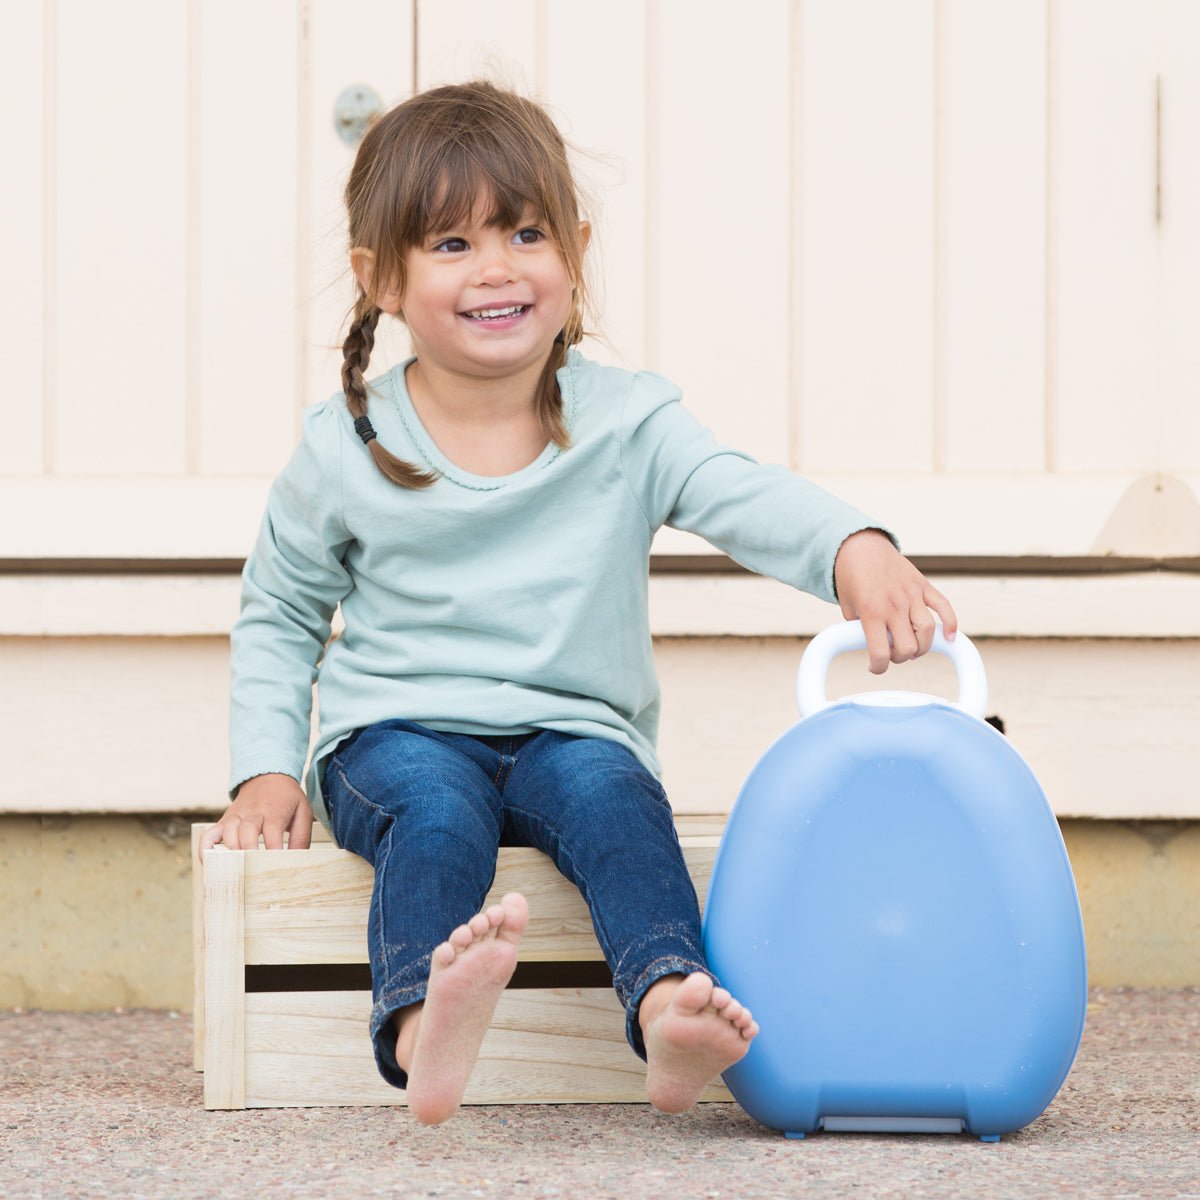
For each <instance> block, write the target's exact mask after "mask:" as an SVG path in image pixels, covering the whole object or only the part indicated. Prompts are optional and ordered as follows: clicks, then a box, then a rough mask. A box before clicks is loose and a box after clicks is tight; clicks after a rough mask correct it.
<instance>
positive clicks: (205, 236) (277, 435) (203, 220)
mask: <svg viewBox="0 0 1200 1200" xmlns="http://www.w3.org/2000/svg"><path fill="white" fill-rule="evenodd" d="M200 20H201V48H200V56H199V68H200V87H199V97H198V100H199V103H200V106H201V112H200V146H199V148H198V149H199V156H200V178H199V197H198V199H199V213H198V217H199V222H200V229H199V235H200V252H199V264H198V265H199V269H200V275H199V278H198V279H193V280H189V281H188V282H189V286H190V287H192V288H197V289H200V297H199V306H198V307H199V313H200V324H201V328H200V331H199V333H200V336H199V339H198V346H199V351H200V352H199V354H198V356H197V358H198V361H197V363H196V367H195V369H196V371H197V373H198V376H199V380H198V382H199V386H198V387H197V388H195V391H196V394H197V396H198V400H199V405H200V411H199V414H198V421H197V429H198V433H199V446H198V447H197V454H196V465H197V466H198V468H199V471H200V473H201V474H205V475H238V474H243V475H252V474H270V473H273V472H274V471H275V470H277V469H278V467H279V466H280V465H281V464H282V462H283V459H284V457H285V456H286V454H287V451H288V450H289V449H290V447H291V445H292V443H293V441H294V437H293V434H294V422H293V413H294V412H295V410H296V408H297V407H298V397H297V370H296V367H297V356H298V350H297V323H298V319H299V318H298V313H297V307H296V305H297V289H296V272H297V258H296V256H297V229H296V207H297V169H296V154H297V145H296V138H297V114H296V103H297V61H298V59H297V38H298V36H299V28H298V21H297V16H296V3H295V0H263V2H260V3H255V4H249V5H248V4H244V3H239V2H238V0H204V3H203V4H202V5H201V8H200Z"/></svg>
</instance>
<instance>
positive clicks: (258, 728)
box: [229, 400, 352, 799]
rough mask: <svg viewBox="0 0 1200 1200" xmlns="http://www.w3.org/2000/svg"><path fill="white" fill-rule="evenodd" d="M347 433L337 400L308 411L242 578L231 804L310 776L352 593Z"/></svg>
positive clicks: (233, 663) (233, 639) (235, 634)
mask: <svg viewBox="0 0 1200 1200" xmlns="http://www.w3.org/2000/svg"><path fill="white" fill-rule="evenodd" d="M343 436H344V433H343V430H342V428H341V418H340V415H339V412H338V405H337V403H336V402H335V401H333V400H331V401H328V402H327V403H325V404H321V405H315V406H313V407H312V408H310V409H308V410H307V411H306V412H305V414H304V433H303V437H302V439H301V442H300V444H299V445H298V446H297V447H296V449H295V451H294V452H293V454H292V457H291V458H290V459H289V461H288V463H287V464H286V466H285V467H284V468H283V470H282V471H281V472H280V474H279V475H278V476H277V477H276V479H275V481H274V482H273V483H272V485H271V490H270V493H269V495H268V499H267V509H266V513H265V514H264V516H263V519H262V524H261V526H260V528H259V533H258V538H257V540H256V542H255V544H254V548H253V550H252V552H251V554H250V557H249V558H248V559H247V560H246V565H245V568H244V569H243V571H242V601H241V615H240V616H239V617H238V620H237V622H236V624H235V625H234V627H233V631H232V633H231V635H230V675H231V683H230V703H229V744H230V755H231V759H232V762H231V774H230V786H229V796H230V799H233V798H235V797H236V795H237V789H238V787H239V786H240V785H241V784H242V783H244V782H245V781H246V780H247V779H250V778H252V777H253V776H255V775H263V774H266V773H268V772H270V773H276V772H278V773H279V774H283V775H291V776H292V777H293V778H295V779H296V780H297V781H299V780H300V779H301V778H302V775H303V771H304V763H305V759H306V758H307V756H308V744H309V737H310V730H311V716H312V694H313V683H314V682H315V680H316V677H317V667H318V663H319V660H320V658H321V655H322V653H323V652H324V649H325V644H326V642H327V641H328V640H329V632H330V627H331V623H332V620H333V613H334V610H335V609H336V608H337V605H338V602H339V601H340V600H341V599H342V597H343V596H345V595H346V594H347V593H348V592H349V591H350V588H351V579H350V575H349V573H348V572H347V570H346V566H345V563H344V558H345V553H346V549H347V547H348V545H349V544H350V542H351V541H352V538H351V535H350V534H349V532H348V531H347V529H346V526H345V523H344V520H343V515H342V496H341V443H342V437H343Z"/></svg>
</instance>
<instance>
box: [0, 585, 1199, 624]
mask: <svg viewBox="0 0 1200 1200" xmlns="http://www.w3.org/2000/svg"><path fill="white" fill-rule="evenodd" d="M933 582H934V584H935V586H937V587H938V588H939V590H941V591H942V592H944V593H945V594H946V595H947V596H948V597H949V598H950V600H951V602H952V603H953V604H954V606H955V611H956V612H957V614H958V617H959V621H960V623H961V625H962V628H963V629H964V631H965V632H966V633H968V634H969V635H970V636H971V637H1029V638H1033V637H1070V638H1165V637H1171V638H1197V637H1200V575H1191V574H1184V573H1182V572H1175V571H1159V572H1138V573H1130V574H1128V575H1080V576H1049V575H1030V576H1023V575H1013V576H997V575H978V576H976V575H965V576H951V575H946V576H937V577H935V578H934V579H933ZM240 588H241V581H240V580H239V579H238V578H237V577H236V576H228V575H224V576H211V575H111V576H108V575H40V576H22V575H9V576H0V636H6V637H13V636H15V637H106V636H112V637H221V636H225V635H227V634H228V633H229V630H230V628H231V627H232V625H233V623H234V621H236V620H237V615H238V603H239V593H240ZM840 619H841V618H840V612H839V610H838V609H837V608H836V607H834V606H833V605H830V604H826V603H825V602H824V601H822V600H818V599H816V598H815V597H813V596H809V595H807V594H806V593H804V592H797V591H795V590H794V589H793V588H789V587H787V586H786V585H785V584H781V583H778V582H776V581H775V580H773V579H765V578H763V577H762V576H760V575H704V574H687V575H659V574H656V575H652V576H651V577H650V627H651V632H652V633H653V634H654V635H655V636H656V637H713V636H716V637H721V636H728V637H811V636H812V635H813V634H816V633H819V632H820V631H821V630H822V629H825V628H827V627H828V626H829V625H832V624H834V623H835V622H837V621H838V620H840ZM340 628H341V624H340V615H339V616H338V617H335V620H334V630H335V631H337V630H338V629H340Z"/></svg>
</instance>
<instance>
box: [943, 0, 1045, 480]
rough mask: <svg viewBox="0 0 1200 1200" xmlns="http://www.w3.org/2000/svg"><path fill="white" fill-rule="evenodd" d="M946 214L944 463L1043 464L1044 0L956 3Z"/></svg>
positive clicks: (950, 19) (954, 466) (950, 36)
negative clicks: (1001, 3) (1003, 2)
mask: <svg viewBox="0 0 1200 1200" xmlns="http://www.w3.org/2000/svg"><path fill="white" fill-rule="evenodd" d="M939 12H940V14H941V16H942V18H943V19H944V22H945V27H944V29H943V39H942V43H941V44H942V48H943V53H944V56H945V57H944V67H943V69H944V72H945V75H944V78H945V81H946V87H945V93H944V96H943V102H944V107H943V110H942V115H941V119H942V121H943V128H944V131H945V139H944V143H943V148H944V166H943V174H942V178H943V180H944V184H945V190H944V194H943V197H942V207H941V212H942V215H943V220H944V224H943V227H942V229H941V230H939V231H938V236H940V237H941V238H942V254H941V260H942V262H943V264H944V277H943V278H944V292H943V295H942V298H941V305H940V307H941V312H942V314H943V318H944V319H943V324H942V327H941V329H940V330H939V338H940V340H941V346H940V347H939V350H940V353H941V355H942V361H943V362H944V369H945V374H944V379H943V383H944V389H945V390H944V395H943V403H944V409H943V411H944V414H945V421H946V425H945V430H944V437H945V451H946V458H945V465H946V467H947V468H948V469H949V470H951V471H994V470H1024V471H1035V470H1041V469H1042V467H1043V466H1044V462H1045V453H1044V445H1045V433H1044V420H1045V325H1046V273H1045V261H1046V260H1045V240H1046V137H1045V123H1046V87H1045V81H1046V36H1045V35H1046V19H1045V2H1044V0H1012V2H1010V3H1006V4H1003V5H998V4H995V3H994V2H993V0H952V2H951V3H945V4H943V5H941V6H940V8H939Z"/></svg>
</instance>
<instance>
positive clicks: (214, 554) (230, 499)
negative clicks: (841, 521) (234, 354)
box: [0, 472, 1200, 559]
mask: <svg viewBox="0 0 1200 1200" xmlns="http://www.w3.org/2000/svg"><path fill="white" fill-rule="evenodd" d="M811 478H812V482H814V483H817V484H819V485H820V486H821V487H824V488H825V489H827V490H828V491H830V492H832V493H833V494H834V495H836V496H839V497H841V498H842V499H844V500H846V501H847V502H849V503H851V504H854V505H856V506H857V507H858V508H860V509H862V510H863V512H865V513H867V514H868V515H869V516H870V517H871V519H873V520H878V521H880V522H881V523H883V524H885V525H887V526H888V528H890V529H892V530H893V531H894V532H895V533H896V534H897V536H898V537H899V538H900V540H901V544H902V546H903V549H904V553H905V554H909V555H929V556H932V555H937V556H958V555H972V556H994V557H1020V556H1037V557H1041V556H1087V555H1093V554H1097V553H1103V552H1104V549H1105V548H1104V547H1102V546H1100V545H1099V543H1098V538H1099V537H1100V534H1101V531H1102V530H1103V529H1104V527H1105V524H1106V523H1107V521H1108V518H1109V517H1110V516H1111V514H1112V512H1113V509H1114V508H1115V507H1116V506H1117V504H1118V502H1119V501H1120V499H1121V497H1122V496H1123V495H1124V494H1125V491H1126V489H1127V488H1128V487H1129V486H1130V485H1131V484H1132V483H1134V482H1135V481H1136V480H1137V479H1138V478H1139V476H1138V475H1136V474H1134V473H1128V472H1126V473H1111V474H1080V475H1040V474H1031V475H991V476H989V475H982V474H972V475H941V476H933V477H931V476H914V475H886V474H880V473H872V474H861V475H859V474H853V475H816V476H812V477H811ZM1176 478H1177V479H1179V480H1180V481H1181V482H1182V483H1184V484H1186V485H1187V486H1189V487H1190V488H1191V490H1192V491H1193V493H1195V494H1197V495H1200V475H1183V476H1177V477H1176ZM270 483H271V481H270V479H269V478H266V477H254V476H238V477H225V478H199V477H194V478H189V479H168V478H146V479H130V478H125V479H102V478H96V477H86V478H82V477H56V478H48V479H0V512H3V513H6V514H17V516H16V517H13V518H11V519H7V520H5V521H4V522H0V558H135V559H138V558H141V559H145V558H170V559H180V558H244V557H245V555H246V554H247V553H249V551H250V549H251V547H252V546H253V544H254V538H255V535H256V534H257V532H258V526H259V523H260V521H261V519H262V513H263V508H264V506H265V504H266V498H267V490H268V488H269V486H270ZM1145 540H1146V547H1147V548H1146V551H1145V553H1146V554H1147V556H1150V555H1151V554H1152V553H1153V550H1152V547H1153V546H1155V545H1157V544H1158V542H1159V541H1161V532H1158V533H1156V531H1154V530H1152V529H1147V530H1146V531H1145ZM654 552H655V553H656V554H686V555H700V554H709V555H715V554H717V553H718V551H716V550H714V549H713V548H712V547H711V546H710V545H709V544H708V543H707V542H706V541H704V540H703V539H702V538H699V537H696V536H695V535H693V534H689V533H684V532H682V531H680V530H676V529H668V528H665V527H664V528H663V529H661V530H660V531H659V533H658V536H657V537H656V538H655V542H654ZM1124 552H1125V553H1128V554H1135V553H1136V552H1137V551H1136V547H1134V546H1129V547H1127V548H1126V549H1125V551H1124Z"/></svg>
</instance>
